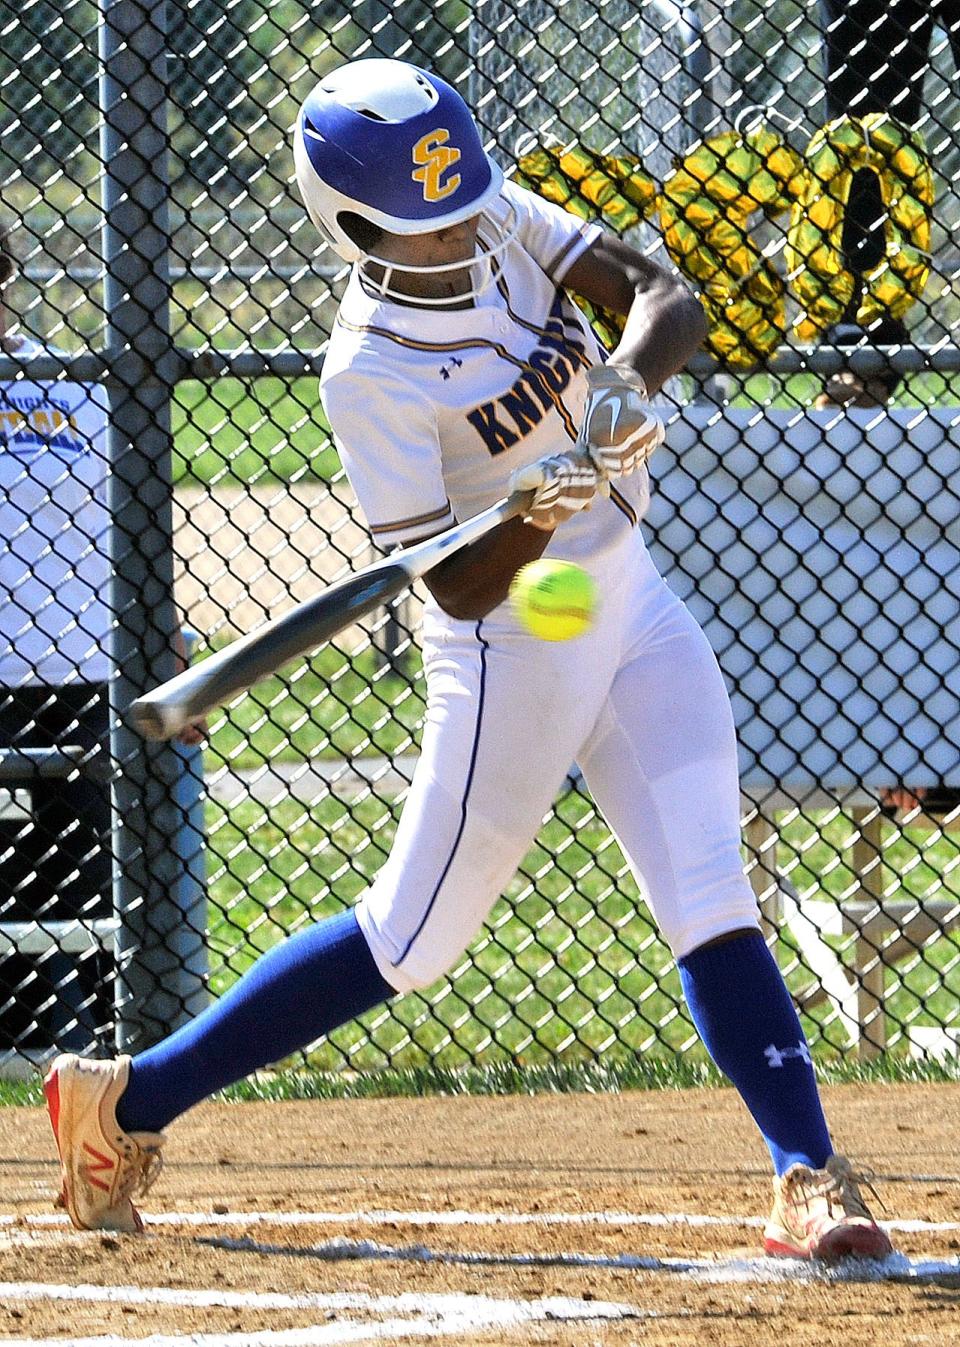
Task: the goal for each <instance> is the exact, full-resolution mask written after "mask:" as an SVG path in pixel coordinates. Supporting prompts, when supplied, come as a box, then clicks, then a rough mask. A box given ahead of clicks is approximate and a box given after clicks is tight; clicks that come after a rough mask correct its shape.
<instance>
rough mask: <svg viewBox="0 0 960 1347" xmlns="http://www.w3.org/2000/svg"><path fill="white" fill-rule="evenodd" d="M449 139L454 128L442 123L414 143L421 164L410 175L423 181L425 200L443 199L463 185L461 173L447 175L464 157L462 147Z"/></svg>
mask: <svg viewBox="0 0 960 1347" xmlns="http://www.w3.org/2000/svg"><path fill="white" fill-rule="evenodd" d="M449 139H450V132H449V131H447V130H445V129H444V128H443V127H438V128H437V130H436V131H428V132H427V134H426V135H425V136H421V137H420V139H419V140H418V141H417V143H416V145H414V147H413V162H414V163H415V164H419V165H420V167H419V168H415V169H414V170H413V173H412V174H411V175H410V176H411V177H412V178H413V180H414V182H420V183H422V184H423V199H424V201H442V200H443V199H444V197H446V196H449V195H450V194H451V192H455V191H456V190H457V188H458V187H459V186H460V174H459V173H454V174H452V176H450V177H446V176H445V175H446V174H447V172H448V170H449V169H451V168H452V167H453V165H454V164H455V163H456V162H457V160H458V159H459V158H460V151H459V150H458V149H456V148H455V147H454V146H453V145H448V144H447V141H448V140H449Z"/></svg>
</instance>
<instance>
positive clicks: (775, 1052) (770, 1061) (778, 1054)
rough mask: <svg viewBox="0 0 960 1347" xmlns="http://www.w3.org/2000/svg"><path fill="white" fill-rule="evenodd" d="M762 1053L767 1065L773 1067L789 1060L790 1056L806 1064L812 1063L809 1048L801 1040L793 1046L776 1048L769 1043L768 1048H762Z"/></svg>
mask: <svg viewBox="0 0 960 1347" xmlns="http://www.w3.org/2000/svg"><path fill="white" fill-rule="evenodd" d="M763 1055H764V1057H766V1059H767V1065H768V1066H770V1067H774V1068H777V1067H781V1066H783V1064H784V1062H786V1061H789V1059H790V1058H791V1057H796V1058H798V1059H799V1060H800V1061H801V1062H806V1064H807V1066H811V1065H812V1061H811V1057H810V1049H809V1048H808V1047H807V1045H806V1043H804V1042H803V1041H802V1040H801V1041H800V1042H799V1043H798V1044H797V1046H796V1047H795V1048H777V1047H774V1045H773V1044H772V1043H771V1044H770V1046H769V1047H768V1048H764V1050H763Z"/></svg>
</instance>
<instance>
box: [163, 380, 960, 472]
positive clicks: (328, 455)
mask: <svg viewBox="0 0 960 1347" xmlns="http://www.w3.org/2000/svg"><path fill="white" fill-rule="evenodd" d="M821 385H822V380H821V379H819V378H818V377H817V376H816V375H812V374H795V375H790V376H789V377H787V378H785V379H784V378H778V377H775V376H773V375H769V374H750V375H744V376H740V378H739V380H738V382H737V385H736V387H735V391H734V394H733V404H734V405H735V406H749V407H758V406H759V407H762V406H777V407H796V408H802V407H810V406H812V405H813V400H814V398H815V397H816V395H817V393H818V392H819V391H820V388H821ZM892 405H893V406H895V407H897V406H901V407H937V406H957V405H960V376H957V375H940V374H912V375H908V376H906V377H905V378H904V380H903V381H902V383H901V385H900V387H899V389H898V391H897V394H896V396H895V398H894V401H893V404H892ZM173 434H174V464H173V473H174V481H175V482H176V483H178V484H179V485H181V486H187V485H190V484H194V485H198V484H202V485H220V486H230V485H233V486H235V485H247V484H255V483H258V482H261V483H268V482H271V481H298V480H302V479H304V478H306V479H316V480H318V481H331V480H333V479H335V478H336V477H337V476H338V475H339V474H340V472H341V468H340V460H339V458H338V456H337V453H336V450H335V449H334V448H333V446H332V444H331V443H330V438H329V436H330V431H329V426H328V424H327V422H326V419H325V417H324V415H323V411H322V408H321V407H320V399H319V394H318V380H317V378H316V376H314V375H306V376H304V377H302V378H297V379H281V378H277V377H273V376H270V377H264V378H259V379H248V380H241V379H235V378H232V377H224V378H219V379H214V380H211V381H210V382H209V383H205V382H201V381H199V380H186V381H184V382H183V383H180V384H178V385H177V389H176V395H175V398H174V403H173Z"/></svg>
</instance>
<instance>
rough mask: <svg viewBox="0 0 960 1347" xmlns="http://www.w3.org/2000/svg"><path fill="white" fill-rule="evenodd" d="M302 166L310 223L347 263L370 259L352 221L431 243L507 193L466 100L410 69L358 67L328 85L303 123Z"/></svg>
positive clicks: (298, 152)
mask: <svg viewBox="0 0 960 1347" xmlns="http://www.w3.org/2000/svg"><path fill="white" fill-rule="evenodd" d="M294 160H295V163H296V170H297V183H298V185H299V187H300V193H301V195H302V197H303V200H304V204H305V205H306V208H307V211H308V213H309V215H310V218H311V220H312V221H313V223H314V224H315V225H316V226H317V228H318V229H319V230H320V233H321V234H322V235H323V237H324V238H325V239H326V241H327V242H328V243H329V244H330V245H331V247H333V248H334V249H335V251H336V252H337V253H338V254H339V256H340V257H342V258H343V260H344V261H345V262H357V261H361V260H362V259H364V258H365V257H366V256H368V254H365V253H364V252H363V250H362V249H361V248H360V247H359V246H358V244H357V243H356V242H355V241H354V240H353V239H352V238H351V237H350V236H349V234H347V233H346V231H345V230H344V228H343V226H342V223H341V217H343V216H344V215H345V214H347V213H351V214H355V215H359V216H360V217H361V218H362V219H364V220H367V221H369V222H370V223H371V224H374V225H376V226H378V227H379V228H380V229H384V230H387V231H388V232H389V233H391V234H426V233H429V232H430V231H432V230H435V229H443V228H445V227H446V226H449V225H454V224H459V223H460V221H462V220H467V219H470V218H471V216H474V215H478V214H479V213H480V212H481V211H482V210H483V208H484V207H485V206H486V205H488V204H489V203H490V202H492V201H493V200H494V199H495V198H496V197H497V196H498V195H499V193H500V189H501V187H502V186H503V174H502V172H501V171H500V168H499V167H498V165H497V164H496V163H494V161H493V160H492V159H491V158H490V156H489V155H488V154H487V153H486V152H485V151H484V148H483V145H482V143H481V141H480V135H479V132H478V131H477V126H476V123H475V122H474V120H473V117H472V116H471V113H470V110H469V108H468V107H467V105H466V103H464V101H463V99H462V98H461V97H460V95H459V94H458V93H457V91H456V90H455V89H453V88H451V86H450V85H449V84H447V83H445V81H444V80H442V79H439V78H438V77H437V76H436V75H432V74H430V73H429V72H428V71H426V70H420V69H418V67H417V66H413V65H409V64H408V63H407V62H406V61H391V60H362V61H350V62H349V63H348V64H347V65H343V66H340V67H339V69H337V70H334V71H332V72H331V73H330V74H329V75H327V76H325V78H324V79H322V80H321V81H320V83H319V84H318V85H317V87H316V88H315V89H314V90H313V92H312V93H311V94H309V95H308V97H307V99H306V101H305V103H304V105H303V107H302V109H301V111H300V115H299V117H298V118H297V125H296V130H295V133H294Z"/></svg>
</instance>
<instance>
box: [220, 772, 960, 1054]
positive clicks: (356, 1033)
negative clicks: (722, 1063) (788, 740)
mask: <svg viewBox="0 0 960 1347" xmlns="http://www.w3.org/2000/svg"><path fill="white" fill-rule="evenodd" d="M398 812H399V811H398V807H397V804H396V801H395V800H394V799H393V798H391V797H389V796H386V797H384V798H381V797H379V796H378V795H377V794H376V793H368V794H366V795H365V796H364V797H362V798H359V799H352V798H349V797H344V798H338V797H337V793H336V787H334V788H333V791H332V793H331V795H330V796H329V797H328V798H325V799H323V800H321V801H320V802H319V803H317V804H316V805H315V806H314V807H312V808H310V809H307V808H306V807H304V806H303V805H300V804H298V803H296V802H295V801H293V800H290V799H285V800H282V801H280V802H279V803H277V804H275V805H272V806H269V807H267V806H264V805H261V804H258V803H256V802H252V801H248V802H245V803H244V804H242V805H238V806H236V807H234V808H232V809H230V810H226V809H223V808H221V807H219V806H215V805H211V806H210V807H209V811H208V837H209V848H210V880H211V885H210V894H211V912H212V919H211V948H212V950H213V955H214V963H213V980H214V988H215V990H216V991H217V992H220V991H222V990H223V989H224V988H225V987H226V986H228V985H229V984H230V982H231V981H232V980H233V979H234V978H235V977H236V976H238V975H239V974H241V973H242V972H243V971H244V970H245V969H246V968H247V967H248V966H249V964H250V962H251V960H252V959H253V958H254V957H255V956H256V954H257V953H259V952H261V951H262V950H264V949H266V948H269V947H270V946H271V945H273V944H274V943H276V941H278V940H280V939H282V938H283V937H284V935H286V934H287V933H289V932H291V931H295V930H298V929H300V928H302V927H303V926H304V925H306V924H307V923H309V922H311V921H313V920H316V919H318V918H321V917H323V916H326V915H329V914H331V913H333V912H336V911H339V910H341V909H342V908H343V907H344V906H345V905H347V904H350V903H352V902H354V901H356V899H357V897H358V896H359V895H360V893H361V892H362V891H363V889H364V888H365V887H366V886H367V885H368V884H369V882H370V880H371V878H372V877H373V875H375V874H376V872H377V870H378V869H379V867H380V865H381V864H382V863H383V861H384V859H385V857H386V855H387V854H388V852H389V848H390V845H391V843H392V839H393V834H394V830H395V827H396V821H397V816H398ZM783 836H784V841H783V843H782V851H781V861H785V862H786V863H787V864H788V865H789V866H790V868H791V872H792V877H793V879H794V881H795V882H796V883H797V884H798V885H799V886H800V887H801V889H802V890H803V889H806V888H808V887H810V888H812V887H813V886H814V884H816V886H817V887H818V888H819V894H818V895H817V896H818V897H819V896H820V895H823V896H824V897H825V898H827V899H829V898H834V899H837V900H839V899H840V898H842V897H845V896H847V897H848V896H850V889H851V886H852V884H853V876H852V872H851V870H850V868H849V843H850V840H851V838H852V836H853V825H852V824H851V822H850V821H849V820H847V819H844V818H837V819H833V820H830V821H828V822H824V821H823V820H822V819H820V820H814V819H798V820H795V821H794V822H792V823H790V824H788V825H787V826H786V827H785V828H784V834H783ZM889 859H890V860H891V861H894V862H895V863H896V864H897V866H898V867H900V868H902V871H903V873H902V875H901V878H900V881H899V885H898V884H897V881H896V880H895V879H894V877H893V871H890V872H889V874H888V879H889V880H890V892H889V896H891V897H903V896H907V895H909V894H911V893H912V894H913V895H914V896H917V895H918V891H919V890H922V891H924V892H928V891H930V889H933V890H934V891H937V892H942V891H943V890H942V885H943V883H944V876H945V877H946V882H948V883H949V882H951V880H952V877H953V876H954V875H955V873H956V871H957V867H958V849H957V842H956V839H955V838H953V837H945V838H942V839H940V840H939V841H938V842H937V843H936V844H935V845H931V844H930V840H929V838H926V837H924V836H922V835H917V836H912V835H911V834H910V833H907V834H906V836H905V837H904V838H903V839H902V840H901V841H900V842H898V843H897V844H896V847H895V848H891V849H890V852H889ZM898 873H899V869H898ZM814 876H817V879H816V881H815V880H814ZM925 877H929V880H930V884H929V885H927V884H926V881H925ZM953 882H955V881H953ZM814 892H816V888H814ZM806 910H807V911H808V912H809V910H810V909H809V907H808V908H807V909H806ZM832 943H833V944H834V945H835V947H836V948H837V950H838V952H839V955H840V957H841V959H842V960H843V961H844V962H847V963H849V962H850V960H851V958H852V955H853V944H852V941H851V940H850V938H849V937H847V938H841V939H836V940H834V941H833V942H832ZM797 952H798V951H797V948H796V945H795V941H794V938H793V935H792V933H791V932H790V931H789V930H787V931H785V933H784V937H783V939H782V940H781V941H780V942H779V948H778V951H777V953H778V958H779V960H780V963H781V966H782V967H783V968H784V969H785V970H786V971H787V979H788V984H789V985H790V988H791V990H792V991H793V992H794V994H795V995H798V996H799V995H801V994H802V993H803V992H805V991H806V990H808V989H809V987H810V986H811V984H812V982H813V980H814V979H813V977H812V975H811V973H810V972H809V971H808V970H807V969H806V968H805V967H803V966H802V964H799V963H798V959H797ZM887 977H888V985H889V995H888V998H887V1002H886V1008H887V1012H888V1022H889V1029H890V1032H891V1041H892V1042H893V1043H894V1045H895V1047H896V1048H897V1050H898V1051H899V1050H903V1048H904V1026H906V1025H914V1024H916V1025H923V1024H927V1025H935V1024H938V1023H939V1024H950V1023H955V1022H956V1006H957V1004H958V999H960V935H958V934H956V933H954V934H950V935H944V936H942V937H939V938H938V939H937V940H935V941H933V942H932V943H931V944H930V945H928V946H927V947H925V948H924V949H923V950H922V952H919V951H918V952H917V954H916V955H915V956H914V957H913V958H912V959H911V960H910V961H909V962H908V963H907V964H899V965H897V967H896V969H895V970H894V969H892V970H890V972H889V973H888V975H887ZM804 1018H805V1028H806V1030H807V1032H808V1034H809V1036H810V1038H811V1041H812V1042H813V1043H814V1044H815V1046H816V1049H817V1051H818V1053H819V1054H820V1055H821V1056H823V1057H826V1058H832V1057H838V1058H842V1056H843V1055H844V1053H846V1052H847V1051H848V1044H847V1040H846V1036H845V1034H844V1033H843V1031H842V1029H841V1027H840V1025H839V1023H838V1022H837V1021H836V1019H835V1018H832V1011H831V1010H830V1008H829V1007H828V1006H826V1005H825V1006H822V1007H819V1008H816V1009H815V1010H814V1011H813V1013H812V1014H811V1015H809V1016H805V1017H804ZM624 1051H628V1052H631V1053H637V1054H643V1053H649V1052H654V1053H658V1054H671V1055H673V1054H676V1055H679V1056H684V1057H687V1056H689V1057H691V1058H693V1059H695V1058H696V1057H697V1055H698V1053H699V1051H700V1049H699V1047H698V1045H697V1041H696V1038H695V1035H694V1033H693V1030H692V1027H691V1024H690V1021H689V1019H688V1017H687V1015H686V1012H685V1010H684V1009H683V1006H682V1000H681V994H680V986H679V980H678V977H677V973H676V969H675V968H674V966H673V960H672V957H671V955H670V953H669V951H668V949H667V948H666V946H665V945H664V943H663V942H662V941H661V940H660V938H659V936H658V934H657V932H656V929H655V927H654V924H653V921H652V918H651V915H650V913H649V911H648V909H647V907H646V904H645V903H644V902H643V900H642V898H641V896H640V895H639V894H638V892H637V890H636V887H635V885H634V882H633V879H632V877H631V876H630V874H629V872H628V871H627V869H626V866H625V864H624V861H623V858H622V856H621V854H620V852H619V849H618V848H617V847H616V845H615V844H614V843H613V842H612V840H611V838H610V836H609V834H608V833H607V831H606V829H605V827H604V826H603V825H602V824H601V823H600V822H599V821H598V820H597V818H596V816H595V814H594V812H593V810H592V807H591V805H590V802H589V801H588V800H587V799H585V798H584V797H583V796H581V795H579V794H577V793H574V792H571V793H569V794H567V795H565V796H564V797H563V798H561V800H560V801H559V802H558V806H557V810H556V814H555V816H554V817H553V818H551V819H550V820H549V821H548V822H547V823H546V824H545V825H544V827H543V828H542V830H541V832H540V835H539V837H538V839H537V844H536V845H535V846H534V847H533V848H531V850H530V852H529V853H528V855H527V857H526V858H525V860H524V863H523V865H522V867H521V869H520V871H519V872H518V875H517V877H516V878H515V880H514V881H513V883H512V884H511V886H510V888H509V889H508V891H507V893H506V895H505V896H504V898H503V899H502V900H501V901H500V902H499V903H498V904H497V906H496V908H495V909H494V911H493V914H492V916H491V919H490V922H489V924H488V926H487V927H486V928H485V930H484V931H483V932H482V933H481V935H480V936H479V937H478V939H477V940H476V941H475V942H474V943H473V945H472V947H471V950H470V953H469V956H466V957H464V959H463V960H462V961H461V963H460V965H459V966H458V967H457V968H456V969H455V970H454V972H453V974H452V975H451V977H450V979H449V980H448V981H445V982H441V983H439V984H437V985H435V986H434V987H432V988H430V989H428V990H427V991H426V992H424V993H422V994H415V995H410V996H407V997H405V998H403V999H402V1000H399V1001H397V1002H395V1003H394V1004H393V1005H392V1006H391V1007H389V1008H387V1009H381V1010H378V1011H375V1012H372V1013H371V1014H370V1015H368V1016H366V1017H364V1019H363V1020H362V1021H360V1022H358V1023H356V1024H351V1025H347V1026H344V1027H342V1028H341V1029H338V1030H337V1031H336V1032H335V1033H334V1034H332V1035H331V1036H330V1038H329V1039H328V1040H326V1041H325V1042H323V1043H321V1044H320V1045H318V1046H317V1047H316V1048H314V1049H313V1051H312V1052H311V1054H310V1055H309V1061H310V1064H311V1065H312V1066H313V1067H315V1068H317V1069H320V1070H323V1071H334V1070H337V1069H339V1068H342V1067H348V1068H350V1069H351V1070H354V1071H376V1070H380V1069H382V1068H384V1067H387V1066H392V1067H398V1068H404V1069H426V1068H442V1069H450V1070H457V1069H461V1068H465V1067H467V1066H469V1065H471V1064H474V1063H477V1062H480V1063H483V1064H486V1063H488V1062H496V1061H509V1062H518V1061H520V1062H523V1063H524V1064H525V1065H527V1066H533V1065H538V1064H539V1065H541V1066H543V1067H547V1066H549V1065H550V1064H551V1063H552V1062H556V1061H560V1062H562V1063H565V1064H576V1063H583V1062H590V1061H595V1060H597V1059H601V1060H603V1059H605V1057H606V1056H607V1055H609V1054H616V1053H618V1052H620V1053H622V1052H624Z"/></svg>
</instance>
